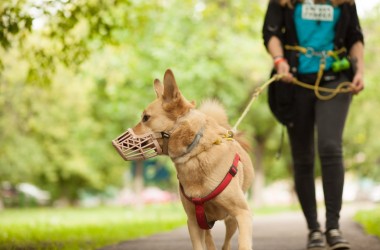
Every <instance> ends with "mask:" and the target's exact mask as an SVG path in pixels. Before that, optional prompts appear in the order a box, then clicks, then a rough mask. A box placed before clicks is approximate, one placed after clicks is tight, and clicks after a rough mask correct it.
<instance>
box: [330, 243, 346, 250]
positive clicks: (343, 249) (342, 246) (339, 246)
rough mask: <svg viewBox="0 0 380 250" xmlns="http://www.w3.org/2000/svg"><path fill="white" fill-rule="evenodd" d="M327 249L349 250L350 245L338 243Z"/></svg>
mask: <svg viewBox="0 0 380 250" xmlns="http://www.w3.org/2000/svg"><path fill="white" fill-rule="evenodd" d="M329 249H330V250H349V249H351V248H350V245H348V244H347V243H338V244H335V245H334V246H330V247H329Z"/></svg>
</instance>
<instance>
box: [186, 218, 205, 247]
mask: <svg viewBox="0 0 380 250" xmlns="http://www.w3.org/2000/svg"><path fill="white" fill-rule="evenodd" d="M187 227H188V229H189V234H190V239H191V244H192V245H193V250H204V249H205V231H204V230H203V229H201V228H199V226H198V223H197V221H196V219H195V218H188V220H187Z"/></svg>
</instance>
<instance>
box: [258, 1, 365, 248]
mask: <svg viewBox="0 0 380 250" xmlns="http://www.w3.org/2000/svg"><path fill="white" fill-rule="evenodd" d="M263 38H264V44H265V46H266V48H267V50H268V52H269V54H270V55H271V56H272V58H273V62H274V71H273V73H277V74H281V75H282V76H283V77H282V79H281V81H279V82H276V83H274V84H272V85H271V86H270V88H272V89H270V91H269V99H270V100H269V102H270V106H271V109H272V111H273V113H274V114H275V116H276V117H277V119H278V120H280V121H281V122H282V123H283V124H285V125H286V128H287V132H288V136H289V141H290V146H291V154H292V160H293V166H294V171H293V172H294V181H295V189H296V192H297V196H298V199H299V202H300V204H301V207H302V211H303V213H304V215H305V218H306V222H307V227H308V229H309V232H308V234H307V249H309V250H311V249H312V250H319V249H325V247H326V243H327V244H328V246H329V247H330V249H350V244H349V242H348V241H347V240H346V239H345V238H344V237H343V234H342V231H341V230H340V227H339V217H340V211H341V207H342V193H343V185H344V165H343V156H342V135H343V129H344V126H345V121H346V117H347V113H348V110H349V106H350V103H351V99H352V95H353V94H357V93H359V92H360V91H362V90H363V88H364V81H363V72H364V62H363V50H364V41H363V34H362V31H361V27H360V23H359V18H358V15H357V11H356V5H355V2H354V0H331V1H329V0H304V1H300V0H270V1H269V4H268V8H267V12H266V16H265V20H264V26H263ZM319 72H320V73H321V74H319ZM322 73H323V75H322ZM295 79H298V80H299V81H301V82H305V83H307V84H309V85H310V86H313V85H314V88H315V91H312V90H310V89H307V88H304V87H301V86H296V85H294V84H292V83H290V82H292V81H294V80H295ZM348 81H349V82H351V84H350V86H349V87H350V90H351V91H349V92H348V93H341V94H338V95H336V96H335V97H333V98H324V97H325V95H323V94H321V93H320V91H319V88H330V89H334V88H337V87H338V86H339V85H340V84H341V83H343V82H348ZM315 140H316V145H317V148H316V149H315V143H314V142H315ZM316 152H318V154H319V159H320V162H321V168H322V169H321V170H322V183H323V191H324V200H325V207H326V223H325V228H324V230H322V228H321V226H320V224H319V222H318V218H317V217H318V216H317V204H316V195H315V180H314V162H315V153H316ZM323 232H324V233H323ZM325 239H326V241H325ZM325 242H326V243H325Z"/></svg>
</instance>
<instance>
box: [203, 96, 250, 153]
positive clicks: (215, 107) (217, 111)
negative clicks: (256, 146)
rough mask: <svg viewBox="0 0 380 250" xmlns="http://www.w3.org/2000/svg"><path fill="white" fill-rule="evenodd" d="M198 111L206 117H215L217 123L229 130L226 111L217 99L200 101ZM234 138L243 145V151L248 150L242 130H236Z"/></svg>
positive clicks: (248, 146)
mask: <svg viewBox="0 0 380 250" xmlns="http://www.w3.org/2000/svg"><path fill="white" fill-rule="evenodd" d="M199 111H201V112H202V113H204V114H206V116H207V117H212V118H213V119H215V120H216V121H217V122H218V124H219V125H221V126H222V127H224V128H226V129H227V130H230V129H231V128H232V127H231V125H230V124H229V123H228V116H227V113H226V111H225V109H224V107H223V105H222V104H221V103H220V102H219V101H217V100H212V99H210V100H206V101H204V102H202V104H201V106H200V107H199ZM234 138H235V139H236V140H237V141H238V142H239V144H240V145H241V146H242V147H243V149H244V150H245V151H247V152H248V151H250V150H251V146H250V144H249V142H248V140H247V139H246V138H245V135H244V133H243V132H240V131H238V132H237V133H236V134H235V135H234Z"/></svg>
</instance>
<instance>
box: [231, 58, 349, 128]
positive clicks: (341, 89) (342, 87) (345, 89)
mask: <svg viewBox="0 0 380 250" xmlns="http://www.w3.org/2000/svg"><path fill="white" fill-rule="evenodd" d="M324 68H325V66H324V64H321V65H320V68H319V72H318V75H317V80H316V83H315V85H310V84H307V83H304V82H301V81H299V80H298V79H296V78H293V80H292V82H291V83H292V84H296V85H298V86H301V87H303V88H307V89H311V90H314V93H315V95H316V96H317V98H318V99H320V100H323V101H326V100H330V99H332V98H334V97H335V96H336V95H337V94H343V93H349V92H351V90H352V87H351V86H350V85H351V82H342V83H340V84H339V85H338V86H337V87H336V88H335V89H330V88H325V87H320V86H319V84H320V82H321V80H322V76H323V71H324ZM283 76H284V75H282V74H276V75H274V76H273V77H272V78H270V79H269V80H268V81H266V82H265V83H264V84H262V85H261V86H259V87H257V88H256V89H255V91H254V92H253V94H252V97H251V100H250V101H249V103H248V105H247V106H246V107H245V109H244V111H243V113H242V114H241V116H240V117H239V119H238V120H237V122H236V123H235V125H234V126H233V128H232V131H233V132H234V133H235V132H236V131H237V127H238V126H239V125H240V123H241V121H242V120H243V119H244V118H245V116H246V115H247V114H248V111H249V109H250V108H251V106H252V104H253V102H254V101H255V100H256V99H257V97H258V96H259V95H260V94H261V93H262V92H263V90H264V89H266V88H267V87H268V86H269V85H270V84H272V83H273V82H275V81H278V80H280V79H281V78H282V77H283ZM291 83H289V84H291ZM320 92H326V93H330V94H329V95H322V94H321V93H320Z"/></svg>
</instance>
